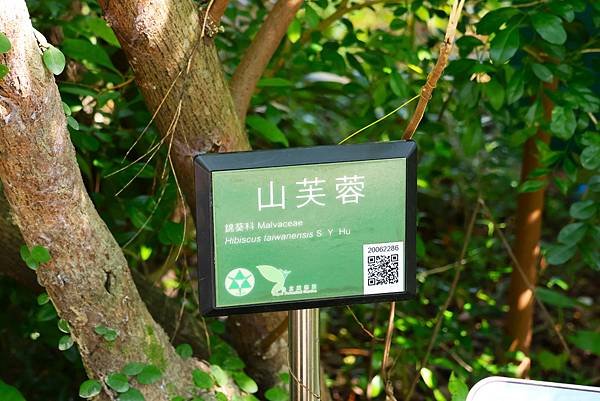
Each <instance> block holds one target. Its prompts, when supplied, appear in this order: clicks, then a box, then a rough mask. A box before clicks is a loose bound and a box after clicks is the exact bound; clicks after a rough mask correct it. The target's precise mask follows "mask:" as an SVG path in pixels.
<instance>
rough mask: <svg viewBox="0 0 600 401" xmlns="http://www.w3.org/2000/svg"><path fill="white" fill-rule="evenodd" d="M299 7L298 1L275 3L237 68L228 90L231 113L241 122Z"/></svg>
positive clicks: (300, 3) (299, 1)
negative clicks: (231, 106) (230, 100)
mask: <svg viewBox="0 0 600 401" xmlns="http://www.w3.org/2000/svg"><path fill="white" fill-rule="evenodd" d="M301 5H302V0H278V1H277V3H276V4H275V6H273V9H272V10H271V11H270V12H269V15H267V18H266V19H265V21H264V22H263V24H262V26H261V27H260V30H259V31H258V33H257V34H256V36H255V37H254V39H253V40H252V43H251V44H250V46H249V47H248V49H247V50H246V52H245V53H244V56H243V57H242V60H241V61H240V64H239V65H238V66H237V68H236V70H235V73H234V74H233V77H232V78H231V83H230V88H231V93H232V96H233V101H234V104H235V111H236V113H237V115H238V117H239V119H240V121H241V122H242V123H243V122H244V121H245V119H246V112H247V111H248V106H249V105H250V100H251V99H252V94H253V93H254V90H255V89H256V84H257V83H258V81H259V79H260V77H261V76H262V74H263V72H264V70H265V68H266V67H267V65H268V64H269V60H271V57H273V54H274V53H275V50H277V47H279V43H280V42H281V38H283V36H284V35H285V33H286V32H287V29H288V26H289V25H290V23H291V22H292V20H293V19H294V16H295V15H296V12H297V11H298V9H299V8H300V6H301Z"/></svg>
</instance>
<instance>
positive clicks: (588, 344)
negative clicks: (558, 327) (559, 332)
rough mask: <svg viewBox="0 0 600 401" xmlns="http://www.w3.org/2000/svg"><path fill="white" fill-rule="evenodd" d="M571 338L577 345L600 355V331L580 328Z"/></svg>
mask: <svg viewBox="0 0 600 401" xmlns="http://www.w3.org/2000/svg"><path fill="white" fill-rule="evenodd" d="M569 340H571V343H573V344H574V345H575V346H576V347H578V348H581V349H582V350H584V351H588V352H591V353H592V354H596V355H598V356H600V332H595V331H588V330H579V331H577V332H576V333H575V335H572V336H570V337H569Z"/></svg>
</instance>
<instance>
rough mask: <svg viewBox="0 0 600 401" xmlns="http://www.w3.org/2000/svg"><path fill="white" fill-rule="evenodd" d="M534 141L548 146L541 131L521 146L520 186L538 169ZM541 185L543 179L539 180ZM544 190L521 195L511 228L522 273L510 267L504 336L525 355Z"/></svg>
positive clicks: (546, 104)
mask: <svg viewBox="0 0 600 401" xmlns="http://www.w3.org/2000/svg"><path fill="white" fill-rule="evenodd" d="M556 85H557V84H556V82H555V83H553V84H550V85H544V89H547V90H555V89H556ZM541 96H542V98H541V100H542V107H543V111H544V119H545V120H546V121H549V120H550V118H551V116H552V109H553V107H554V105H553V103H552V101H551V100H550V98H549V97H548V96H547V95H546V94H545V93H542V95H541ZM536 141H542V142H544V143H548V142H549V141H550V136H549V135H548V134H547V133H546V132H544V131H543V130H542V129H541V128H540V129H538V131H537V133H536V135H535V136H533V137H531V138H529V139H528V140H527V141H526V142H525V144H524V145H523V164H522V166H521V182H525V181H527V179H528V177H529V174H530V173H531V172H532V171H533V170H535V169H536V168H538V167H540V166H541V165H540V160H539V153H538V150H537V146H536ZM538 179H539V180H542V181H545V180H546V177H545V176H543V177H539V178H538ZM544 195H545V189H540V190H538V191H535V192H524V193H521V194H519V196H518V199H517V216H516V223H515V224H516V227H515V243H514V253H515V257H516V259H517V261H518V263H519V266H520V267H521V269H522V270H523V271H522V272H521V271H519V269H518V267H517V266H513V271H512V273H511V277H510V286H509V290H508V304H509V312H508V314H507V316H506V333H507V334H508V336H509V337H510V339H511V344H510V350H511V351H522V352H524V353H525V354H526V355H528V354H529V349H530V347H531V338H532V326H533V312H534V303H535V300H534V297H535V294H534V292H533V288H534V287H535V285H536V283H537V275H538V265H539V262H540V237H541V230H542V213H543V211H544ZM530 364H531V361H530V359H529V357H527V358H525V359H524V360H523V362H522V363H521V366H520V367H519V369H518V374H519V376H521V377H525V376H527V374H528V372H529V368H530Z"/></svg>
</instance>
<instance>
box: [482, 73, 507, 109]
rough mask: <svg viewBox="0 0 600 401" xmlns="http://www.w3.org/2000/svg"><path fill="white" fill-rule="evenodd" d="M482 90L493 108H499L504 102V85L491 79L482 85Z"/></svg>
mask: <svg viewBox="0 0 600 401" xmlns="http://www.w3.org/2000/svg"><path fill="white" fill-rule="evenodd" d="M483 92H484V93H485V95H486V96H487V98H488V99H489V101H490V104H491V105H492V107H493V108H494V109H495V110H500V108H501V107H502V104H504V87H503V86H502V85H500V83H499V82H498V81H497V80H495V79H493V80H491V81H490V82H488V83H487V84H484V86H483Z"/></svg>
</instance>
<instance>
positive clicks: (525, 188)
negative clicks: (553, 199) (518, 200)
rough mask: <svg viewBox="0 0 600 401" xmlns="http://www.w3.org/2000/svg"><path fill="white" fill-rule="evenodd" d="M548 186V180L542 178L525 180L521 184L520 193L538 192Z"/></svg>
mask: <svg viewBox="0 0 600 401" xmlns="http://www.w3.org/2000/svg"><path fill="white" fill-rule="evenodd" d="M545 186H546V182H545V181H542V180H529V181H525V182H524V183H522V184H521V185H520V186H519V193H524V192H536V191H539V190H540V189H542V188H544V187H545Z"/></svg>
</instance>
